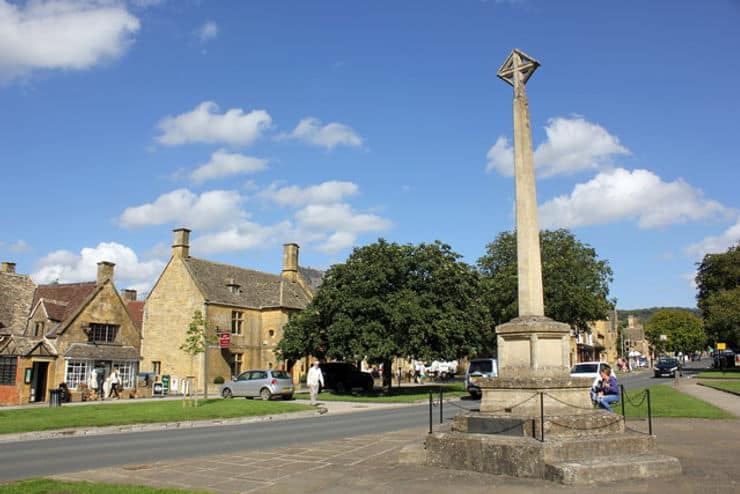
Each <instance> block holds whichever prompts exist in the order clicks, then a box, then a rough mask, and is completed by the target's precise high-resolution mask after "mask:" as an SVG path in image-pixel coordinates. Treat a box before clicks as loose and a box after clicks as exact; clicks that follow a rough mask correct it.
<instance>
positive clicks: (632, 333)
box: [622, 328, 645, 340]
mask: <svg viewBox="0 0 740 494" xmlns="http://www.w3.org/2000/svg"><path fill="white" fill-rule="evenodd" d="M622 331H623V334H624V338H625V339H627V340H644V339H645V331H644V330H643V329H641V328H624V329H623V330H622Z"/></svg>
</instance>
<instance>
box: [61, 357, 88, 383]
mask: <svg viewBox="0 0 740 494" xmlns="http://www.w3.org/2000/svg"><path fill="white" fill-rule="evenodd" d="M87 370H88V363H87V361H85V360H67V365H66V367H65V368H64V382H65V383H67V387H69V389H77V387H78V386H79V385H80V384H86V383H87Z"/></svg>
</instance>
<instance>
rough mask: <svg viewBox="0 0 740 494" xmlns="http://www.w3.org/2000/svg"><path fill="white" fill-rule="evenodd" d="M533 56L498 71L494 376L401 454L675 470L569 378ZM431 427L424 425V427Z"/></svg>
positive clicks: (434, 459)
mask: <svg viewBox="0 0 740 494" xmlns="http://www.w3.org/2000/svg"><path fill="white" fill-rule="evenodd" d="M538 66H539V63H538V62H537V61H536V60H535V59H533V58H532V57H530V56H528V55H526V54H525V53H523V52H522V51H520V50H516V49H515V50H513V51H512V52H511V54H510V55H509V57H508V58H507V59H506V61H505V62H504V64H503V65H502V66H501V68H500V69H499V71H498V74H497V75H498V77H500V78H501V79H503V80H504V81H505V82H506V83H507V84H510V85H511V86H512V87H513V88H514V161H515V164H516V227H517V266H518V277H519V279H518V288H519V316H518V317H516V318H514V319H512V320H511V321H509V322H507V323H504V324H500V325H499V326H496V339H497V342H498V364H499V368H498V377H495V378H491V379H483V378H481V379H480V380H479V381H478V385H479V386H480V388H481V392H482V398H481V404H480V411H471V412H469V413H466V414H459V415H457V416H456V417H455V419H454V420H453V422H452V423H451V424H449V425H444V426H440V427H439V430H438V431H437V432H434V433H431V434H429V435H428V436H427V437H426V439H425V440H424V443H423V444H421V443H419V444H412V445H409V446H406V447H404V448H403V450H402V451H401V454H400V455H399V459H400V461H401V462H403V463H422V464H426V465H431V466H436V467H440V468H453V469H463V470H473V471H478V472H485V473H490V474H496V475H509V476H515V477H533V478H544V479H549V480H555V481H559V482H562V483H565V484H580V483H590V482H594V481H603V482H610V481H614V480H623V479H627V478H650V477H656V476H660V475H675V474H677V473H680V472H681V464H680V463H679V462H678V460H677V459H676V458H673V457H669V456H663V455H659V454H657V451H656V447H655V436H652V435H648V434H642V433H637V432H632V431H628V430H626V429H625V425H624V424H625V421H624V419H623V418H622V417H620V416H619V415H615V414H612V413H607V412H605V411H600V410H594V409H593V406H592V404H591V399H590V397H589V393H588V391H589V388H590V386H591V379H590V378H583V377H576V378H571V377H570V371H569V367H570V365H569V364H570V362H569V353H570V326H568V325H567V324H564V323H561V322H556V321H553V320H552V319H549V318H547V317H545V315H544V314H545V311H544V303H543V291H542V264H541V261H540V241H539V227H538V225H537V195H536V193H535V180H534V163H533V159H532V157H533V153H532V134H531V130H530V124H529V108H528V105H527V94H526V92H525V90H524V86H525V84H526V83H527V81H528V80H529V78H530V77H532V74H533V73H534V71H535V69H537V67H538ZM430 432H431V431H430Z"/></svg>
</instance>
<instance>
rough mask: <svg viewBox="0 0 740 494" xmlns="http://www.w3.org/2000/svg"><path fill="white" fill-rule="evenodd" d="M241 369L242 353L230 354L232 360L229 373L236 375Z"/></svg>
mask: <svg viewBox="0 0 740 494" xmlns="http://www.w3.org/2000/svg"><path fill="white" fill-rule="evenodd" d="M241 371H242V354H241V353H234V354H232V361H231V375H232V376H238V375H239V373H241Z"/></svg>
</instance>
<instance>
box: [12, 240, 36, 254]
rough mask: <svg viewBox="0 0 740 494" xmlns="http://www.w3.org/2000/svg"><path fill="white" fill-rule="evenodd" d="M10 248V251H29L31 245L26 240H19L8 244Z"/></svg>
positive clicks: (17, 252)
mask: <svg viewBox="0 0 740 494" xmlns="http://www.w3.org/2000/svg"><path fill="white" fill-rule="evenodd" d="M8 250H9V251H10V252H15V253H16V254H20V253H23V252H28V251H29V250H31V247H29V245H28V244H27V243H26V241H25V240H17V241H15V242H13V243H12V244H10V245H8Z"/></svg>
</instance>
